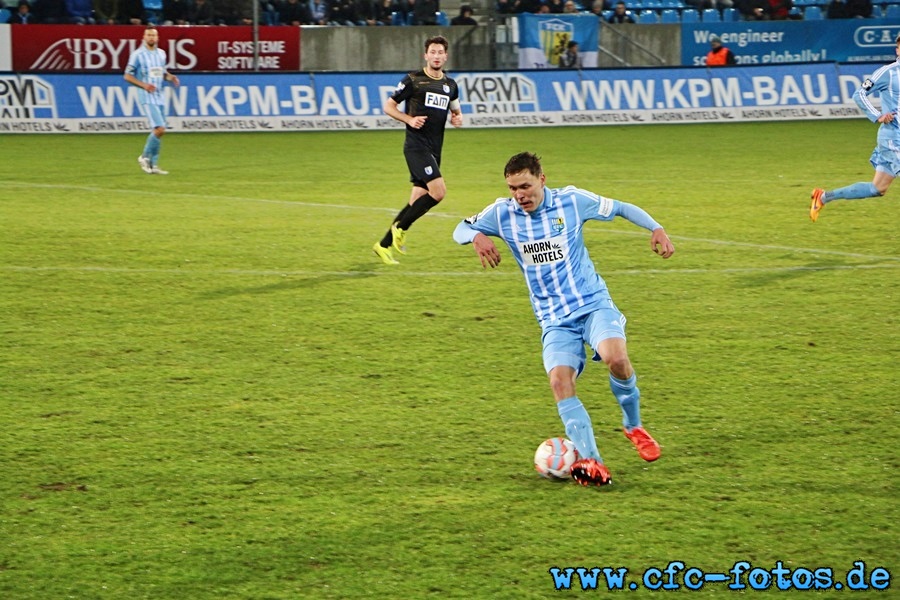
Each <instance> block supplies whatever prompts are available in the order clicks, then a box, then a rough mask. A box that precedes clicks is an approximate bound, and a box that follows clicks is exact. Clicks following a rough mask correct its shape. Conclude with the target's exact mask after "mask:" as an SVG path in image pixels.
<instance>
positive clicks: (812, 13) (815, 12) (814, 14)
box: [803, 6, 900, 21]
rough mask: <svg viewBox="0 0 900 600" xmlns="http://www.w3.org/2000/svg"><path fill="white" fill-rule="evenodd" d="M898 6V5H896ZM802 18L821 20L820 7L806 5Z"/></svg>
mask: <svg viewBox="0 0 900 600" xmlns="http://www.w3.org/2000/svg"><path fill="white" fill-rule="evenodd" d="M898 8H900V7H898ZM803 18H804V19H806V20H807V21H821V20H822V9H821V8H819V7H818V6H807V7H806V8H805V9H804V10H803Z"/></svg>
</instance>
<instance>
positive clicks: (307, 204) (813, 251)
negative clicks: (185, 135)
mask: <svg viewBox="0 0 900 600" xmlns="http://www.w3.org/2000/svg"><path fill="white" fill-rule="evenodd" d="M0 184H3V185H8V186H13V187H31V188H49V189H67V190H81V191H84V192H91V193H98V192H103V193H119V194H135V195H139V196H148V195H155V196H162V195H163V194H162V193H156V192H150V193H148V192H147V190H121V189H109V188H101V187H94V186H70V185H61V184H53V183H29V182H24V181H0ZM165 196H166V197H176V196H177V197H181V198H196V199H200V200H229V201H232V202H258V203H261V204H280V205H288V206H302V207H310V208H334V209H338V210H369V211H375V212H382V213H390V214H395V213H396V212H397V210H396V209H394V208H380V207H375V206H352V205H347V204H325V203H322V202H300V201H294V200H272V199H268V198H247V197H243V196H221V195H217V194H189V193H184V192H171V193H169V192H166V194H165ZM426 216H430V217H439V218H442V219H456V220H462V219H464V218H466V217H461V216H459V215H451V214H448V213H440V212H434V213H428V214H427V215H426ZM593 233H595V232H591V234H593ZM597 233H607V234H616V235H640V236H645V235H647V234H646V233H645V232H643V231H615V230H613V231H609V230H607V231H602V232H597ZM669 237H670V238H671V239H673V240H676V241H679V240H680V241H685V242H697V243H702V244H713V245H717V246H739V247H743V248H757V249H761V250H783V251H788V252H804V253H807V254H821V255H827V256H846V257H851V258H864V259H869V260H897V261H900V256H878V255H872V254H860V253H857V252H842V251H840V250H822V249H820V248H796V247H794V246H778V245H773V244H754V243H752V242H734V241H729V240H712V239H706V238H691V237H685V236H679V235H672V236H669Z"/></svg>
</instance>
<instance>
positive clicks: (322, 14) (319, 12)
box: [309, 0, 328, 25]
mask: <svg viewBox="0 0 900 600" xmlns="http://www.w3.org/2000/svg"><path fill="white" fill-rule="evenodd" d="M309 16H310V19H311V20H312V25H326V24H327V23H328V3H327V2H326V1H325V0H309Z"/></svg>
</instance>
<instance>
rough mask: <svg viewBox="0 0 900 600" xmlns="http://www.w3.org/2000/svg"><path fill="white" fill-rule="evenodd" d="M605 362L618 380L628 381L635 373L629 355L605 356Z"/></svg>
mask: <svg viewBox="0 0 900 600" xmlns="http://www.w3.org/2000/svg"><path fill="white" fill-rule="evenodd" d="M603 362H605V363H606V366H607V367H608V368H609V372H610V373H611V374H612V376H613V377H615V378H616V379H628V378H629V377H631V375H632V374H633V373H634V369H633V368H632V366H631V361H630V360H628V355H627V354H625V353H620V354H613V355H611V356H604V357H603Z"/></svg>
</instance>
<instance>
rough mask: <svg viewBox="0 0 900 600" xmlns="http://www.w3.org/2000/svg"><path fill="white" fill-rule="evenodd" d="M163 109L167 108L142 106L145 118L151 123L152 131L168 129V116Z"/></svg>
mask: <svg viewBox="0 0 900 600" xmlns="http://www.w3.org/2000/svg"><path fill="white" fill-rule="evenodd" d="M163 108H165V107H164V106H163V105H162V104H141V110H143V111H144V116H145V117H147V119H148V120H149V121H150V129H156V128H157V127H163V128H165V127H166V115H165V112H164V111H163Z"/></svg>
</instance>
